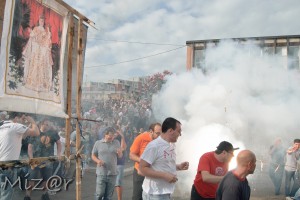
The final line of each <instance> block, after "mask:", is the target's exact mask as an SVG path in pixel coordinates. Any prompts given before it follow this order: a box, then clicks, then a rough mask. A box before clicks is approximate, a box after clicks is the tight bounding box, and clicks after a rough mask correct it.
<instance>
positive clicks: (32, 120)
mask: <svg viewBox="0 0 300 200" xmlns="http://www.w3.org/2000/svg"><path fill="white" fill-rule="evenodd" d="M25 119H26V121H28V122H29V123H31V124H32V123H35V121H34V119H33V118H32V117H30V116H26V117H25Z"/></svg>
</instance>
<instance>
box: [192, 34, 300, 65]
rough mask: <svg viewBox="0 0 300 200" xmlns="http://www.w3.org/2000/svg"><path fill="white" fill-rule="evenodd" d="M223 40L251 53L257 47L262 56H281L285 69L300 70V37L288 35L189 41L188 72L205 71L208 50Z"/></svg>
mask: <svg viewBox="0 0 300 200" xmlns="http://www.w3.org/2000/svg"><path fill="white" fill-rule="evenodd" d="M222 40H231V41H233V42H236V43H238V44H240V45H248V46H249V53H251V48H250V47H251V46H253V45H255V46H257V47H259V48H260V49H261V53H260V56H264V55H272V54H276V55H280V56H282V63H283V67H284V68H286V69H300V63H299V57H300V51H299V49H300V35H287V36H268V37H249V38H231V39H211V40H195V41H187V42H186V45H187V63H186V67H187V70H191V69H192V68H200V69H205V66H204V65H205V51H206V49H207V48H214V47H215V46H217V45H218V44H219V43H220V41H222Z"/></svg>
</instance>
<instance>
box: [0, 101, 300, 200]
mask: <svg viewBox="0 0 300 200" xmlns="http://www.w3.org/2000/svg"><path fill="white" fill-rule="evenodd" d="M144 103H145V102H144ZM145 105H146V104H145ZM135 108H136V105H135V103H133V102H132V101H125V100H124V99H120V100H112V99H110V100H108V101H106V102H104V103H103V104H102V106H100V107H93V108H91V109H90V110H89V111H87V112H88V113H87V112H86V113H85V118H84V120H83V121H81V141H82V145H84V150H83V153H84V154H86V155H87V156H86V159H83V163H82V170H83V171H82V172H84V168H85V167H88V166H89V164H90V162H91V161H93V162H94V163H95V164H96V174H97V178H96V186H95V187H96V188H95V198H96V199H97V200H100V199H112V196H113V193H114V191H115V190H116V192H117V197H118V200H121V199H122V189H123V185H122V180H123V171H124V167H125V163H126V160H128V159H130V160H132V161H134V162H135V164H134V171H133V192H132V200H142V199H144V200H154V199H162V200H170V199H171V198H172V197H171V196H172V193H173V192H174V189H175V184H176V182H177V181H178V179H177V171H182V170H188V169H189V162H188V161H182V162H179V163H177V162H176V149H175V143H176V142H177V140H178V139H179V137H180V136H181V122H180V121H178V120H177V119H175V118H172V117H168V118H166V119H165V120H164V121H163V122H162V123H158V122H155V123H150V122H151V121H153V118H152V116H151V115H150V114H149V115H147V118H145V119H146V122H147V123H148V124H149V125H150V126H149V128H146V125H144V124H143V125H141V123H139V120H138V119H139V118H140V116H139V117H137V118H138V119H136V118H135V116H134V113H136V112H135V111H134V112H131V111H128V110H131V109H132V110H135ZM143 108H144V111H146V110H147V109H148V108H147V106H144V107H143ZM141 110H142V109H139V110H138V111H139V112H137V113H144V112H143V111H141ZM98 113H101V114H98ZM129 113H132V115H130V114H129ZM0 118H1V119H0V122H1V123H0V144H1V146H0V161H10V160H18V159H22V158H23V159H24V158H36V157H49V156H54V155H56V156H57V157H58V158H59V157H61V156H62V155H64V147H65V143H66V140H65V135H66V133H65V127H64V123H63V124H60V123H59V121H57V120H55V118H50V117H46V116H36V115H35V116H33V115H31V116H30V115H26V114H24V113H16V112H6V111H3V112H0ZM131 120H133V123H129V122H131ZM134 120H136V121H134ZM137 129H140V132H139V131H137ZM133 130H135V131H133ZM144 130H146V131H144ZM70 146H71V154H74V153H76V149H75V146H76V130H75V129H73V130H72V131H71V134H70ZM238 149H239V148H234V147H233V145H232V144H231V143H230V142H228V141H222V142H220V143H219V145H218V146H217V147H216V149H215V150H213V151H209V152H207V153H204V154H203V155H202V156H201V157H200V159H199V164H198V168H197V172H196V174H195V179H194V182H193V184H192V186H191V194H190V199H191V200H203V199H204V200H212V199H217V200H238V199H239V200H247V199H250V195H251V189H250V186H249V184H248V180H247V176H248V175H249V174H253V173H254V171H255V168H256V156H255V154H254V153H253V152H252V151H250V150H248V149H245V150H241V151H239V152H238V154H237V155H236V160H237V166H236V168H235V169H233V170H229V162H230V161H231V160H232V158H233V157H234V152H235V151H236V150H238ZM299 149H300V139H295V140H294V141H293V145H292V146H291V147H289V148H284V147H283V145H282V141H281V139H276V141H275V142H274V143H273V144H272V145H271V146H270V149H269V155H270V163H269V171H268V172H269V176H270V179H271V181H272V182H273V184H274V194H275V195H279V194H280V193H281V185H282V182H283V179H284V180H285V181H284V183H285V184H284V195H285V196H286V199H300V189H299V188H300V182H299V177H298V160H299V158H300V150H299ZM61 166H62V165H60V161H59V160H57V161H56V162H48V163H46V164H44V165H43V166H37V167H35V168H30V167H27V168H26V170H27V172H28V174H29V176H28V177H26V178H27V179H28V181H29V185H31V186H32V185H34V180H36V179H38V178H42V180H43V184H45V183H46V181H47V179H49V178H50V177H51V176H52V175H59V176H62V177H63V176H65V174H64V172H65V171H64V168H63V167H61ZM22 170H24V169H22ZM19 173H20V170H16V168H12V167H8V168H3V169H1V174H0V181H1V182H3V181H5V180H6V179H10V180H13V179H14V176H15V175H16V174H19ZM69 178H70V177H69ZM26 189H27V190H26V193H25V197H24V200H30V199H31V193H32V192H33V191H32V190H31V189H32V187H29V188H26ZM44 189H45V191H44V193H43V194H42V200H48V199H50V197H49V195H50V193H49V191H47V190H46V189H47V187H44ZM12 194H13V188H11V187H6V188H2V187H0V197H1V198H0V199H12Z"/></svg>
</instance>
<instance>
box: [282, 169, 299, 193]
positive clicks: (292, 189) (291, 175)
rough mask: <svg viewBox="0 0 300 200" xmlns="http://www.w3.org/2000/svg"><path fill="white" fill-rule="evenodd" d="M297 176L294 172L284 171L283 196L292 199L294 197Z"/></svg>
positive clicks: (297, 184)
mask: <svg viewBox="0 0 300 200" xmlns="http://www.w3.org/2000/svg"><path fill="white" fill-rule="evenodd" d="M297 175H298V174H296V172H295V171H287V170H285V196H289V197H292V196H294V195H295V193H296V192H297V190H298V188H299V179H298V176H297ZM292 180H293V185H292V187H291V181H292Z"/></svg>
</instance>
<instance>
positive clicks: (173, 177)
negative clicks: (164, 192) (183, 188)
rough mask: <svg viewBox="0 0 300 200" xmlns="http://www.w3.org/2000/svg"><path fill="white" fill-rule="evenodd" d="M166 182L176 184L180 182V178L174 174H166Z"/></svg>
mask: <svg viewBox="0 0 300 200" xmlns="http://www.w3.org/2000/svg"><path fill="white" fill-rule="evenodd" d="M164 180H165V181H167V182H168V183H176V182H177V181H178V178H177V176H176V175H174V174H170V173H165V176H164Z"/></svg>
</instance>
